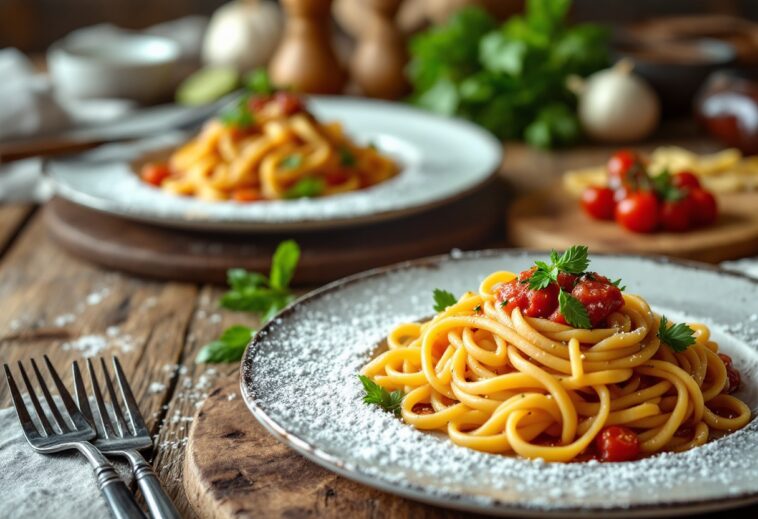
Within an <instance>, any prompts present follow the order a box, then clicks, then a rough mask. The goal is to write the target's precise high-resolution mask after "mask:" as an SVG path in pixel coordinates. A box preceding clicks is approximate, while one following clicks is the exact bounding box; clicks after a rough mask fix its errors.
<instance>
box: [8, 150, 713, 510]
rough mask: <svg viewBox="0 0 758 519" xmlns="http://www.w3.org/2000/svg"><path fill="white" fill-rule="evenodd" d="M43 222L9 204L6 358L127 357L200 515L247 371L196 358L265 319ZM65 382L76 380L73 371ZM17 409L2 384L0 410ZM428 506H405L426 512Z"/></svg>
mask: <svg viewBox="0 0 758 519" xmlns="http://www.w3.org/2000/svg"><path fill="white" fill-rule="evenodd" d="M652 144H653V143H651V145H652ZM703 146H705V147H712V146H711V145H709V144H708V143H707V142H706V143H705V144H703ZM608 152H609V149H607V148H602V149H600V148H596V147H595V148H587V149H583V148H580V149H577V150H572V151H569V152H562V153H557V154H555V153H554V154H548V153H541V152H540V153H534V152H531V151H527V150H526V148H525V147H524V146H521V145H506V147H505V165H504V168H503V170H502V176H503V177H504V179H505V180H506V181H507V182H508V184H510V185H511V186H515V188H516V191H518V190H519V189H521V190H524V189H531V188H534V187H538V186H539V185H546V184H548V183H550V182H552V181H555V179H557V178H559V176H560V174H561V172H562V171H563V170H564V169H565V168H566V167H578V166H587V165H591V164H593V163H596V162H597V161H599V160H600V161H602V160H605V157H607V156H608ZM41 216H42V215H41V211H40V209H39V208H38V207H35V206H34V205H31V204H10V205H0V301H2V312H0V359H2V361H3V362H15V361H17V360H28V359H31V358H33V357H39V356H41V355H42V354H47V355H49V356H50V358H51V360H52V362H53V363H54V364H55V365H56V366H58V367H60V368H63V367H64V366H68V365H70V363H71V362H72V361H73V360H81V359H83V358H85V356H86V355H91V354H97V353H102V354H105V355H110V354H117V355H119V357H120V359H121V360H122V363H123V365H124V368H125V370H126V372H127V375H128V377H129V379H130V380H131V382H132V384H133V389H134V392H135V395H136V396H137V398H138V401H139V404H140V407H141V409H142V411H143V413H144V415H145V417H146V420H147V424H148V427H149V428H150V430H151V433H152V434H153V436H154V447H155V448H154V466H155V467H156V471H157V472H158V474H159V477H160V478H161V481H162V482H163V484H164V486H165V487H166V489H167V491H168V494H169V495H170V496H171V497H172V499H174V501H175V503H176V505H177V507H178V509H179V511H180V512H181V513H182V515H183V516H185V517H190V518H193V517H196V514H195V512H194V511H193V510H192V509H191V507H190V505H189V503H188V501H187V499H186V496H185V495H184V490H183V487H182V466H183V459H184V447H185V445H186V441H187V434H188V430H189V427H190V425H191V422H192V417H193V415H194V413H195V410H196V409H197V407H198V406H199V404H200V403H201V402H202V401H203V400H204V398H205V397H206V396H207V394H208V393H209V392H210V390H211V389H212V388H213V386H214V384H216V383H218V382H221V381H222V380H223V379H227V378H228V377H230V376H234V375H235V373H236V372H237V369H238V366H237V364H228V365H227V364H224V365H214V366H210V365H197V364H195V363H194V357H195V355H196V353H197V351H198V350H199V349H200V348H201V347H202V346H203V345H204V344H206V343H207V342H209V341H211V340H213V339H215V338H217V337H218V335H219V334H220V332H221V331H222V330H223V329H224V328H225V327H227V326H230V325H233V324H246V325H249V326H253V327H255V326H256V325H257V324H259V323H257V322H256V319H255V318H254V317H252V316H250V315H248V314H239V313H236V312H229V311H225V310H222V309H220V308H219V307H218V304H217V301H218V298H219V296H220V294H221V293H222V292H223V288H222V287H217V286H211V285H198V284H194V283H179V282H168V283H167V282H159V281H151V280H147V279H141V278H138V277H134V276H130V275H127V274H122V273H119V272H115V271H109V270H105V269H102V268H99V267H97V266H94V265H91V264H88V263H85V262H82V261H80V260H77V259H74V258H73V257H71V256H68V255H66V254H65V253H64V252H63V251H62V250H61V249H60V248H58V247H57V246H56V245H55V244H54V243H53V242H52V241H51V240H50V239H49V237H48V236H47V233H46V230H45V227H44V225H43V221H42V218H41ZM64 382H66V383H68V384H70V382H71V379H70V373H68V372H66V373H65V380H64ZM8 405H10V398H9V394H8V391H7V388H6V385H5V383H4V382H3V383H0V407H6V406H8ZM422 508H423V507H422V506H421V505H419V507H415V508H412V507H411V508H407V509H404V510H415V511H416V512H415V513H416V514H417V516H421V515H424V514H422V513H421V509H422ZM432 510H433V509H432ZM387 513H388V511H387V510H385V511H384V512H381V513H378V515H379V516H385V517H388V515H386V514H387ZM418 514H421V515H418ZM371 515H372V516H373V515H374V514H373V513H372V514H371ZM411 515H412V514H411ZM432 515H434V514H433V513H432ZM450 515H451V516H452V515H455V516H457V515H458V514H454V513H451V514H450ZM403 516H404V517H409V516H410V515H408V514H403Z"/></svg>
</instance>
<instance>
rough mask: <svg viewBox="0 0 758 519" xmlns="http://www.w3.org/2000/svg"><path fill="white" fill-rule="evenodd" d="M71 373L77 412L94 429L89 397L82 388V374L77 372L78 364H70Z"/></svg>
mask: <svg viewBox="0 0 758 519" xmlns="http://www.w3.org/2000/svg"><path fill="white" fill-rule="evenodd" d="M71 371H72V372H73V374H74V389H75V392H76V404H77V405H78V406H79V410H80V411H81V412H82V414H83V415H84V417H85V418H86V419H87V421H88V422H89V423H90V424H92V426H93V427H94V426H95V425H96V424H95V419H94V418H93V416H92V408H91V407H90V406H89V397H88V396H87V391H86V390H85V388H84V377H82V372H81V371H79V363H78V362H76V361H74V362H73V363H72V364H71Z"/></svg>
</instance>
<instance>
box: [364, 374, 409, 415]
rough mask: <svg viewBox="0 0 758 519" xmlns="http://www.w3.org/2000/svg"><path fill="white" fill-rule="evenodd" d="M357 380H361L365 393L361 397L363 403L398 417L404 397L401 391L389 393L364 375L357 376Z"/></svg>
mask: <svg viewBox="0 0 758 519" xmlns="http://www.w3.org/2000/svg"><path fill="white" fill-rule="evenodd" d="M358 378H359V379H360V380H361V383H362V384H363V389H364V391H365V395H364V396H363V402H364V403H366V404H374V405H378V406H379V407H381V408H382V409H384V410H385V411H389V412H390V413H393V414H394V415H395V416H399V415H400V404H401V403H402V402H403V396H404V395H403V392H402V391H400V390H397V391H393V392H392V393H390V392H389V391H387V390H386V389H384V388H383V387H382V386H380V385H379V384H377V383H376V382H374V381H373V380H371V379H370V378H368V377H366V376H364V375H358Z"/></svg>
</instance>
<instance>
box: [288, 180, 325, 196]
mask: <svg viewBox="0 0 758 519" xmlns="http://www.w3.org/2000/svg"><path fill="white" fill-rule="evenodd" d="M325 188H326V184H325V183H324V179H322V178H318V177H303V178H301V179H300V180H298V181H297V182H296V183H295V185H294V186H292V187H291V188H289V189H288V190H287V191H286V192H285V193H284V198H313V197H314V196H319V195H320V194H321V193H323V192H324V189H325Z"/></svg>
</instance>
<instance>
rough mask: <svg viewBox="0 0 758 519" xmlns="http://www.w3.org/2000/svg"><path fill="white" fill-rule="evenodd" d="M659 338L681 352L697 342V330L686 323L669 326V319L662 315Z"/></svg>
mask: <svg viewBox="0 0 758 519" xmlns="http://www.w3.org/2000/svg"><path fill="white" fill-rule="evenodd" d="M658 338H659V339H660V340H661V342H662V343H664V344H666V345H667V346H668V347H669V348H671V349H672V350H674V351H676V352H681V351H684V350H686V349H687V348H688V347H690V346H691V345H693V344H695V330H693V329H692V328H690V327H689V326H687V325H686V324H684V323H678V324H674V325H672V326H669V321H668V319H667V318H666V316H665V315H662V316H661V322H660V324H659V325H658Z"/></svg>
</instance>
